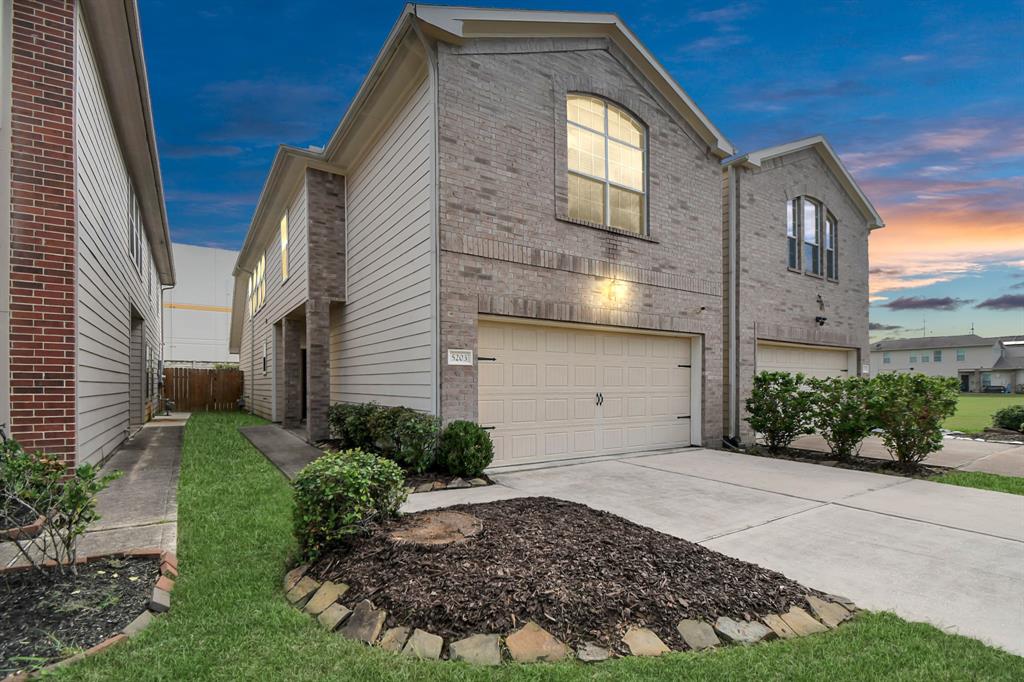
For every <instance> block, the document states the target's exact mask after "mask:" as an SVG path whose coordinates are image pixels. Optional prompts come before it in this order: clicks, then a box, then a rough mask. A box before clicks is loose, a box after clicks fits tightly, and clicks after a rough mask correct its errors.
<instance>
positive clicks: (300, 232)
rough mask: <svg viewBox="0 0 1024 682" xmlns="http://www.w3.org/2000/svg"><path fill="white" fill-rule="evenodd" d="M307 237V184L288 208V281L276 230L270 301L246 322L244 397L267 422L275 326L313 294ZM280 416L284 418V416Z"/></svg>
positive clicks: (270, 256)
mask: <svg viewBox="0 0 1024 682" xmlns="http://www.w3.org/2000/svg"><path fill="white" fill-rule="evenodd" d="M278 220H280V218H278ZM306 236H307V229H306V186H305V184H303V185H302V186H301V187H299V188H298V190H297V193H296V195H295V198H294V199H292V201H291V203H290V204H289V208H288V279H287V280H283V279H282V273H281V232H280V230H275V232H274V237H273V239H272V240H271V241H270V243H269V245H268V246H267V248H266V255H267V270H266V282H267V295H266V300H265V302H264V304H263V308H262V309H261V310H260V311H259V312H257V313H256V315H255V316H254V318H253V319H251V320H249V319H246V320H245V321H244V322H243V323H242V346H241V348H240V353H239V357H240V363H241V364H240V366H241V369H242V372H243V373H244V375H245V389H244V395H245V399H246V403H247V405H248V406H249V409H250V410H251V411H252V412H254V413H255V414H257V415H259V416H261V417H263V418H265V419H271V418H272V417H273V405H272V401H273V386H272V383H273V379H274V371H273V352H274V341H273V330H274V324H275V323H277V322H278V321H279V320H280V319H281V318H282V317H284V316H285V315H287V314H288V313H290V312H291V311H293V310H295V309H296V308H297V307H299V306H301V305H303V304H304V303H305V302H306V298H307V296H308V292H309V279H308V277H307V268H306V263H307V249H306V244H307V238H306ZM264 349H266V353H267V371H266V372H264V371H263V353H264ZM277 417H278V419H280V418H281V415H277Z"/></svg>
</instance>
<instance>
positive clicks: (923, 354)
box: [921, 351, 928, 364]
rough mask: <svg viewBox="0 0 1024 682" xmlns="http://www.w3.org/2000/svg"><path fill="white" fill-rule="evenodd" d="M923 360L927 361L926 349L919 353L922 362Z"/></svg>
mask: <svg viewBox="0 0 1024 682" xmlns="http://www.w3.org/2000/svg"><path fill="white" fill-rule="evenodd" d="M925 362H928V352H927V351H925V352H924V353H922V354H921V363H922V364H923V363H925Z"/></svg>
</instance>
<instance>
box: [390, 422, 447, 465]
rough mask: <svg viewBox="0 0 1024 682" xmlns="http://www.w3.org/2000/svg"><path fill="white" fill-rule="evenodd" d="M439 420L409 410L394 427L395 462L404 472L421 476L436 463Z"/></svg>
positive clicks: (439, 429) (439, 428)
mask: <svg viewBox="0 0 1024 682" xmlns="http://www.w3.org/2000/svg"><path fill="white" fill-rule="evenodd" d="M440 431H441V420H440V419H438V418H437V417H435V416H433V415H430V414H422V413H420V412H415V411H413V410H409V411H408V412H406V413H404V414H402V415H401V416H400V417H399V418H398V420H397V423H396V425H395V440H396V441H397V447H396V448H395V461H397V462H398V463H399V464H400V465H401V466H402V468H404V469H405V470H406V471H411V472H413V473H416V474H422V473H423V472H424V471H427V470H428V469H430V468H432V467H433V466H434V464H435V462H436V461H437V448H438V439H439V437H440Z"/></svg>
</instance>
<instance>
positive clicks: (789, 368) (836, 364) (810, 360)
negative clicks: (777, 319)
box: [757, 341, 850, 379]
mask: <svg viewBox="0 0 1024 682" xmlns="http://www.w3.org/2000/svg"><path fill="white" fill-rule="evenodd" d="M849 369H850V351H849V350H846V349H843V348H825V347H822V346H817V347H815V346H788V345H782V344H774V343H765V342H764V341H759V342H758V344H757V371H758V372H789V373H791V374H796V373H797V372H803V373H804V374H806V375H807V376H809V377H816V378H818V379H824V378H825V377H841V376H847V373H848V372H849Z"/></svg>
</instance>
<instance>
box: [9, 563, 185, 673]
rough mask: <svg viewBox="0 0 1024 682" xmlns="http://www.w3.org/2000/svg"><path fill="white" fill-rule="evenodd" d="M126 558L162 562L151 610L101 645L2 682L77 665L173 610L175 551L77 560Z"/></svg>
mask: <svg viewBox="0 0 1024 682" xmlns="http://www.w3.org/2000/svg"><path fill="white" fill-rule="evenodd" d="M126 557H148V558H153V559H160V577H159V578H157V581H156V584H155V585H154V586H153V594H152V596H151V597H150V599H149V607H148V608H147V609H146V610H145V611H143V612H142V613H141V614H139V616H138V617H137V618H136V619H135V620H133V621H132V622H131V623H129V624H128V625H126V626H124V628H123V629H122V630H121V632H119V633H117V634H116V635H113V636H111V637H108V638H107V639H105V640H103V641H102V642H100V643H99V644H97V645H95V646H93V647H90V648H88V649H86V650H85V651H82V652H80V653H77V654H74V655H73V656H69V657H68V658H62V659H61V660H59V661H55V662H53V663H50V664H49V665H46V666H43V668H42V669H40V670H37V671H31V672H22V673H17V674H16V675H8V676H7V677H5V678H3V680H0V682H22V680H29V679H33V678H35V677H38V676H39V675H40V674H41V673H42V672H45V671H51V670H54V669H56V668H60V667H63V666H65V665H70V664H72V663H77V662H78V661H80V660H82V659H83V658H85V657H86V656H94V655H96V654H98V653H100V652H102V651H105V650H106V649H109V648H110V647H112V646H114V645H115V644H120V643H121V642H123V641H125V640H127V639H131V638H132V637H134V636H135V635H137V634H139V633H140V632H142V631H143V630H144V629H145V628H146V627H147V626H148V625H149V624H150V623H152V622H153V618H154V617H155V616H156V615H158V614H161V613H165V612H167V611H169V610H170V609H171V590H173V589H174V581H175V579H176V578H177V577H178V557H177V556H176V555H175V554H174V552H168V551H166V550H163V549H160V548H159V547H144V548H140V549H130V550H128V551H126V552H109V553H106V554H95V555H93V556H88V557H80V558H79V559H77V560H76V561H75V563H76V564H78V565H83V564H91V563H94V562H96V561H100V560H103V559H122V558H126ZM43 565H44V566H55V565H56V563H55V562H54V561H52V560H50V561H47V562H46V563H44V564H43ZM26 570H32V567H31V566H25V565H19V566H8V567H6V568H0V574H3V573H13V572H16V571H26Z"/></svg>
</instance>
